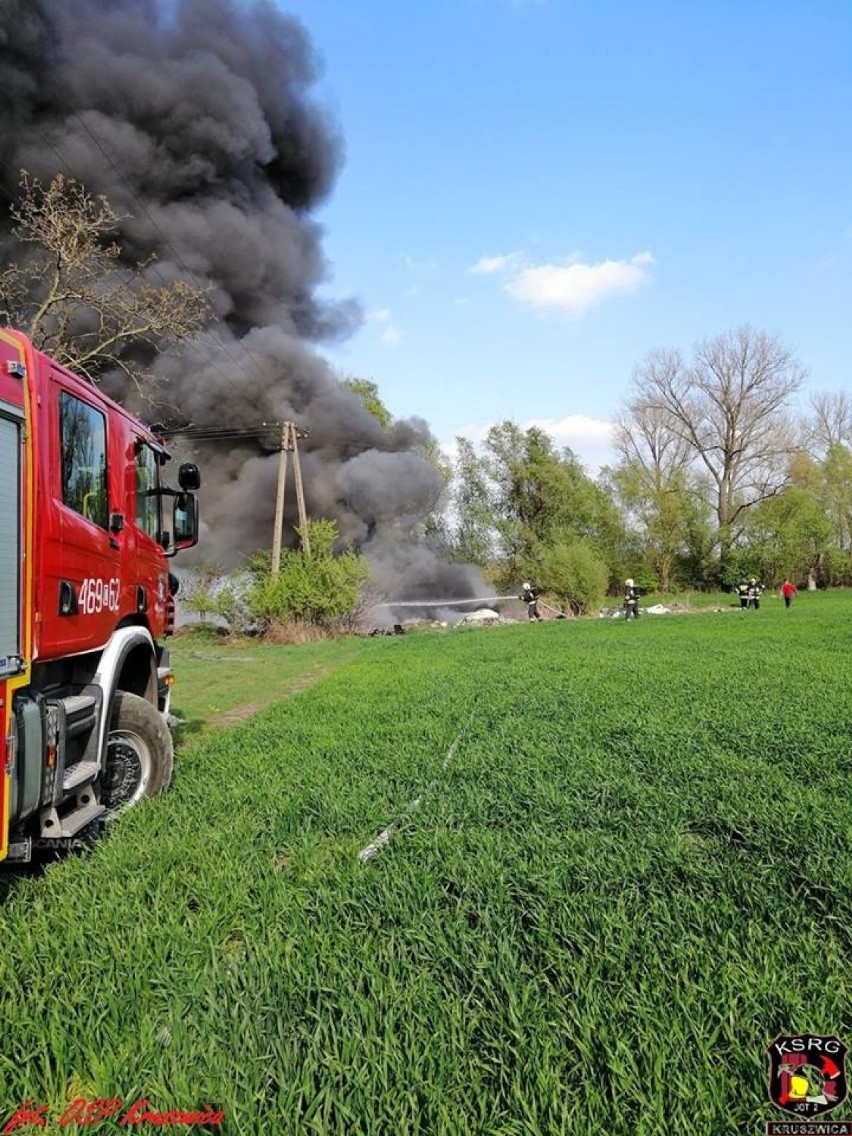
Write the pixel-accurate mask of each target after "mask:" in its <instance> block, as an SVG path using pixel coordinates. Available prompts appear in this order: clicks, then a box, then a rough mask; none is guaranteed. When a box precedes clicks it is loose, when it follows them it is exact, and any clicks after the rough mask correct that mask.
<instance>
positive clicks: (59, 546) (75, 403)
mask: <svg viewBox="0 0 852 1136" xmlns="http://www.w3.org/2000/svg"><path fill="white" fill-rule="evenodd" d="M51 398H52V406H51V412H52V413H51V418H52V433H53V438H52V439H51V441H52V443H53V444H52V445H51V446H50V463H51V466H52V468H51V471H50V483H51V486H52V493H51V496H52V498H53V500H52V502H51V506H52V508H53V510H54V515H55V516H56V517H57V519H58V524H56V525H52V526H51V532H50V536H49V539H48V542H47V543H48V547H47V550H46V551H47V555H46V568H47V575H48V577H49V581H48V587H47V589H46V591H45V595H44V605H45V613H44V624H45V626H44V639H43V650H42V658H49V657H51V656H53V655H56V654H74V653H76V652H80V651H91V650H94V649H96V648H98V647H102V646H103V645H104V644H105V643H106V642H107V640H108V639H109V637H110V635H111V634H112V632H113V630H114V628H115V625H116V623H117V621H118V611H119V604H120V578H119V577H120V571H119V569H120V560H119V557H120V546H119V542H118V540H117V538H116V536H115V535H114V534H112V533H110V531H109V516H110V510H111V501H112V499H113V498H114V497H116V496H117V494H118V492H119V487H118V485H117V478H118V472H119V471H117V470H112V469H110V463H109V460H108V455H109V452H110V451H109V445H108V442H109V439H108V430H109V423H108V416H107V414H106V408H105V407H104V406H103V405H102V404H101V403H100V400H99V399H98V397H97V394H96V393H95V392H94V391H93V392H91V394H89V392H88V391H86V392H82V391H80V390H79V389H76V388H72V387H70V386H66V385H65V382H64V381H63V379H62V377H61V376H60V375H59V374H57V373H56V372H54V374H53V382H52V383H51ZM113 483H116V484H113Z"/></svg>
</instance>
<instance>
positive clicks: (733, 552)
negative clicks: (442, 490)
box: [444, 325, 852, 607]
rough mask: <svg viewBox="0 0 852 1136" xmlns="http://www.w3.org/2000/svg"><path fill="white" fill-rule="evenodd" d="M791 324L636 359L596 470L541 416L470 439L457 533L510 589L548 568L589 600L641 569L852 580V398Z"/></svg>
mask: <svg viewBox="0 0 852 1136" xmlns="http://www.w3.org/2000/svg"><path fill="white" fill-rule="evenodd" d="M805 377H806V371H805V368H804V366H803V365H802V363H801V362H800V361H799V360H798V359H797V357H796V355H795V353H794V352H793V351H792V350H791V349H789V348H788V347H787V346H785V345H784V344H783V343H782V342H781V340H780V339H778V338H777V337H776V336H773V335H769V334H767V333H766V332H763V331H759V330H756V329H755V328H752V327H750V326H747V325H746V326H742V327H739V328H736V329H734V330H732V331H728V332H725V333H723V334H720V335H717V336H715V337H713V338H709V339H706V340H704V341H702V342H700V343H698V344H696V346H695V348H694V350H693V352H692V354H691V355H690V356H689V357H688V358H686V357H684V356H683V355H682V354H681V353H680V352H679V351H676V350H672V349H659V350H654V351H651V352H649V353H648V355H647V356H646V357H645V359H644V360H643V361H642V362H641V363H640V364H639V365H638V366H637V367H636V369H635V371H634V374H633V376H632V381H631V387H630V391H629V394H628V397H627V399H626V401H625V403H624V406H623V408H622V411H621V413H620V414H619V416H618V418H617V421H616V423H615V425H614V430H613V449H614V452H615V460H614V461H613V462H612V464H610V465H609V466H607V467H605V468H604V469H602V470H601V471H600V473H599V475H598V476H597V477H595V478H592V477H590V476H589V475H588V474H587V473H586V472H585V471H584V469H583V467H582V465H581V463H580V462H579V460H578V459H577V457H576V455H575V454H573V453H572V452H571V450H570V449H557V447H556V446H555V444H554V442H553V441H552V439H551V438H550V437H549V436H548V435H547V434H546V433H545V432H544V431H543V430H541V429H539V428H537V427H530V428H529V429H526V430H522V429H521V428H520V427H519V426H518V425H517V424H515V423H512V422H502V423H500V424H498V425H496V426H493V427H492V428H491V429H490V430H489V432H488V435H487V437H486V439H485V442H484V444H483V445H482V446H481V447H480V448H476V447H475V446H474V445H473V443H472V442H471V441H470V440H468V439H465V438H459V439H457V448H458V457H457V461H456V466H455V478H454V483H453V486H452V491H451V493H450V496H449V507H448V510H447V513H446V527H445V530H444V539H445V543H446V548H447V552H448V554H449V555H451V556H453V557H454V558H456V559H458V560H463V561H468V562H472V563H475V564H478V565H480V566H481V567H482V568H483V569H484V570H485V571H486V572H487V573H488V574H489V575H490V576H491V578H492V579H493V581H494V583H495V584H496V585H498V586H500V587H503V586H512V585H513V584H516V583H517V581H518V580H519V579H521V578H525V577H528V576H530V577H534V578H535V579H536V580H537V581H538V583H539V584H540V586H541V587H544V588H546V589H548V590H549V591H552V592H553V593H554V594H556V595H557V596H560V597H562V598H563V599H565V600H568V601H570V602H572V603H573V604H574V605H575V607H583V606H590V605H593V604H595V603H599V602H600V601H601V600H602V597H603V595H604V594H605V593H606V592H607V591H610V592H612V591H618V590H619V589H620V587H621V585H622V583H623V581H624V579H626V578H628V577H632V578H633V579H635V580H637V581H638V582H639V583H640V585H641V586H643V587H645V588H648V589H651V590H659V591H677V590H680V589H711V588H718V587H720V586H721V587H726V586H731V585H733V584H735V583H736V582H737V581H738V580H739V579H741V578H742V577H743V576H751V575H756V576H759V577H761V578H762V579H763V580H764V581H765V582H766V583H767V584H774V583H777V582H780V580H781V579H782V578H783V577H784V576H790V577H791V578H792V579H794V580H795V581H797V582H798V583H799V584H801V585H807V586H811V587H815V586H819V587H822V586H832V585H839V584H850V583H852V404H850V401H849V399H848V398H847V396H846V394H845V393H843V392H836V393H828V394H820V395H816V396H813V397H812V399H811V404H810V409H809V410H808V411H807V412H805V413H800V414H799V415H798V417H797V416H796V414H795V412H794V410H793V405H792V402H793V396H794V395H795V394H796V393H797V392H798V391H800V389H801V387H802V385H803V383H804V380H805Z"/></svg>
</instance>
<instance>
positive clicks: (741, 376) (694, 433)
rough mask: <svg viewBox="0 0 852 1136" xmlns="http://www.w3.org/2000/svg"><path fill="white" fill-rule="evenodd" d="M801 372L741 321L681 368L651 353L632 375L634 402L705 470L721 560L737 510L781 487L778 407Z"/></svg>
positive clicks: (788, 448) (785, 451) (783, 439)
mask: <svg viewBox="0 0 852 1136" xmlns="http://www.w3.org/2000/svg"><path fill="white" fill-rule="evenodd" d="M805 375H806V371H805V369H804V367H803V366H802V365H801V364H800V363H799V362H798V360H797V359H796V357H795V356H794V355H793V353H792V352H791V351H790V350H789V349H788V348H787V347H785V346H784V345H783V344H782V343H781V342H780V341H779V340H778V339H777V338H775V337H774V336H771V335H767V334H766V333H765V332H761V331H756V330H755V329H754V328H752V327H749V326H748V325H746V326H743V327H740V328H737V329H736V330H735V331H730V332H727V333H725V334H723V335H719V336H717V337H716V338H714V339H708V340H705V341H704V342H702V343H699V344H698V345H697V346H696V348H695V352H694V355H693V360H692V363H691V364H690V365H689V366H684V364H683V362H682V361H681V359H680V357H679V356H678V355H677V353H674V352H652V353H651V354H650V355H649V356H648V357H647V359H646V361H645V363H644V364H643V365H642V366H641V367H640V368H638V370H637V372H636V374H635V375H634V383H635V386H636V392H637V397H636V402H637V403H638V404H640V405H642V406H643V407H646V408H648V409H649V410H652V411H654V412H656V413H659V414H662V415H664V416H665V417H666V418H667V419H668V422H669V424H670V427H671V430H672V432H673V433H675V434H677V436H678V437H679V438H681V439H682V440H683V441H684V442H685V443H686V444H687V445H688V446H689V447H690V449H691V450H692V452H693V454H694V455H695V457H696V459H697V460H698V461H699V462H700V463H702V464H703V465H704V467H705V468H706V470H707V472H708V474H709V475H710V478H711V481H712V484H713V487H714V511H715V513H716V521H717V525H718V539H719V546H720V550H721V554H722V559H723V560H724V559H725V558H726V557H727V554H728V552H729V550H730V547H731V543H732V540H733V539H734V537H735V535H736V533H735V531H734V526H735V524H736V522H737V521H738V519H739V518H740V516H741V515H742V513H743V512H744V511H745V510H746V509H749V508H751V507H752V506H753V505H756V504H757V503H758V502H759V501H764V500H766V499H767V498H768V497H773V496H775V494H777V493H779V492H780V491H781V490H782V489H783V488H784V486H785V485H786V481H787V475H786V469H787V465H788V462H789V458H790V455H791V454H792V453H793V452H794V450H795V448H796V447H795V440H794V436H793V431H792V429H791V427H790V425H789V423H788V420H787V418H786V417H785V414H784V410H785V405H786V403H787V400H788V399H789V397H790V395H792V394H793V392H794V391H796V390H798V389H799V387H800V386H801V384H802V382H803V381H804V378H805Z"/></svg>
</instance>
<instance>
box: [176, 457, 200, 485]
mask: <svg viewBox="0 0 852 1136" xmlns="http://www.w3.org/2000/svg"><path fill="white" fill-rule="evenodd" d="M178 485H179V486H180V487H181V489H187V490H190V491H194V490H196V489H200V488H201V474H200V473H199V472H198V466H197V465H194V464H193V463H192V462H184V463H183V465H182V466H181V467H180V468H179V469H178Z"/></svg>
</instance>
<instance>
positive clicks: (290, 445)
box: [272, 422, 311, 576]
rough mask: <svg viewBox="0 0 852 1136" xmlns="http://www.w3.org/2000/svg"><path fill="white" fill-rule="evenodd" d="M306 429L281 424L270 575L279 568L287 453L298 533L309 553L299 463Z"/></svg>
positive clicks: (303, 546) (287, 423)
mask: <svg viewBox="0 0 852 1136" xmlns="http://www.w3.org/2000/svg"><path fill="white" fill-rule="evenodd" d="M307 436H308V432H307V430H300V429H299V428H298V427H297V426H296V424H295V423H294V422H283V423H282V424H281V449H280V451H279V458H278V493H277V496H276V500H275V530H274V532H273V536H272V575H273V576H277V575H278V573H279V571H280V569H281V535H282V530H283V526H284V491H285V489H286V487H287V455H288V454H292V455H293V471H294V473H295V475H296V505H297V507H298V510H299V535H300V537H301V540H302V548H303V549H304V550H305V555H306V556H310V555H311V540H310V536H309V535H308V514H307V512H306V510H305V492H304V487H303V486H302V467H301V465H300V463H299V441H298V440H299V438H306V437H307Z"/></svg>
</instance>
